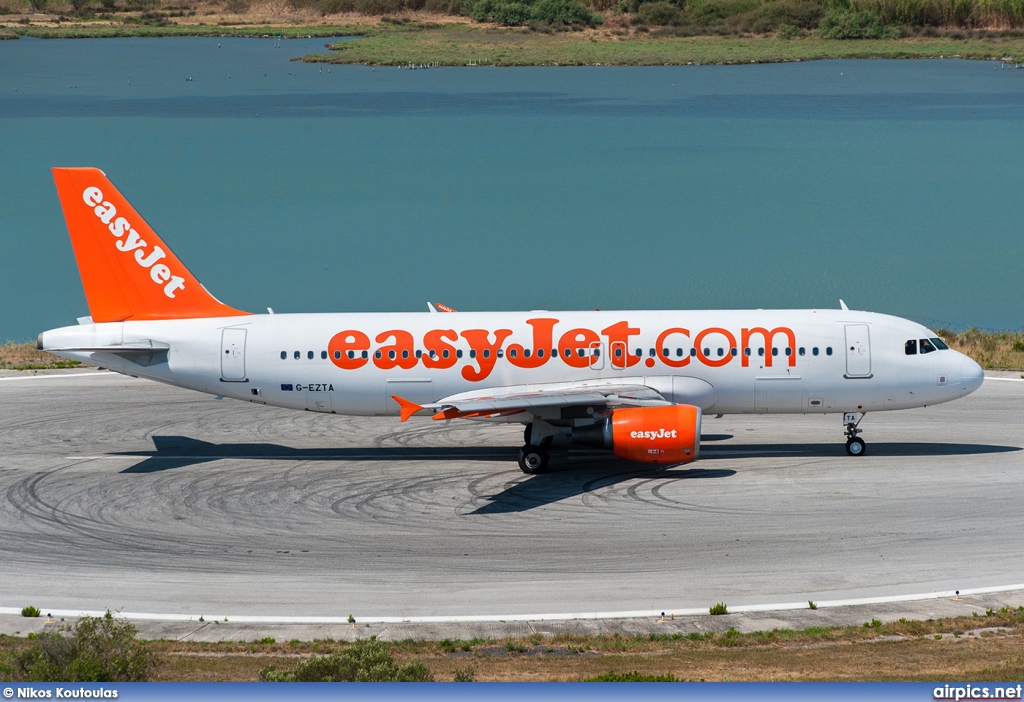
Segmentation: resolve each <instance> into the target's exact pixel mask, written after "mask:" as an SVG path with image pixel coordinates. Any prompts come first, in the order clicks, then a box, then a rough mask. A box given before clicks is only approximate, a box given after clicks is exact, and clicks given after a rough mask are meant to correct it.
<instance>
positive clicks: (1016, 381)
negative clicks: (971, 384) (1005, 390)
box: [985, 375, 1024, 383]
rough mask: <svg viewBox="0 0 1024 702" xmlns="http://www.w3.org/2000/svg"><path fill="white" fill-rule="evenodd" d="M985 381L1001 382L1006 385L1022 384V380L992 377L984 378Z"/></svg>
mask: <svg viewBox="0 0 1024 702" xmlns="http://www.w3.org/2000/svg"><path fill="white" fill-rule="evenodd" d="M985 380H1002V381H1005V382H1007V383H1024V378H993V377H992V376H988V375H986V376H985Z"/></svg>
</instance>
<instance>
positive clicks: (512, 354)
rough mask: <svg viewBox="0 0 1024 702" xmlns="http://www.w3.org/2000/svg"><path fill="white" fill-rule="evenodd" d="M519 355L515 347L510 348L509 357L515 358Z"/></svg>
mask: <svg viewBox="0 0 1024 702" xmlns="http://www.w3.org/2000/svg"><path fill="white" fill-rule="evenodd" d="M518 355H519V354H517V353H516V350H515V349H509V350H508V357H509V358H515V357H516V356H518Z"/></svg>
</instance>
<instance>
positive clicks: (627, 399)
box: [392, 385, 673, 422]
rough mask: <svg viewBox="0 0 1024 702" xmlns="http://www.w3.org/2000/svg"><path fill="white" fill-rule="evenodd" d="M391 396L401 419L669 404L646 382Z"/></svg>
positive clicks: (468, 417) (507, 414)
mask: <svg viewBox="0 0 1024 702" xmlns="http://www.w3.org/2000/svg"><path fill="white" fill-rule="evenodd" d="M392 398H393V399H394V401H395V402H397V403H398V405H399V407H400V408H401V416H402V421H403V422H404V421H406V420H408V419H409V417H411V416H412V415H413V414H415V413H417V412H420V411H422V410H433V411H434V412H435V413H434V415H433V419H460V418H467V419H471V418H487V417H501V416H510V415H513V414H520V413H522V412H529V411H531V410H536V409H541V408H544V407H571V406H574V405H592V406H598V407H658V406H664V405H671V404H673V403H672V402H669V401H668V400H666V399H665V398H664V397H663V396H662V395H661V393H659V392H658V391H657V390H655V389H653V388H649V387H647V386H646V385H598V386H589V387H585V388H578V389H567V388H560V389H557V390H554V389H553V390H540V391H533V392H510V393H503V394H494V392H493V389H492V390H485V391H480V392H479V393H462V394H460V395H455V396H452V397H451V398H445V399H442V400H440V401H438V402H433V403H430V404H425V405H418V404H416V403H415V402H410V401H409V400H406V399H404V398H401V397H399V396H397V395H392Z"/></svg>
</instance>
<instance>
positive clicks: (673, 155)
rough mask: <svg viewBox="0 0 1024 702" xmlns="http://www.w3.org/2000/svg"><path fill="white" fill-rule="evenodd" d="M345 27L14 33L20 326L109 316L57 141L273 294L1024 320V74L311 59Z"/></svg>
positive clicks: (869, 66)
mask: <svg viewBox="0 0 1024 702" xmlns="http://www.w3.org/2000/svg"><path fill="white" fill-rule="evenodd" d="M324 42H325V40H323V39H314V40H293V41H284V42H282V47H281V48H280V49H277V48H275V42H274V40H273V39H178V38H176V39H110V40H60V41H42V40H31V39H22V40H19V41H7V42H0V173H2V176H0V178H2V181H0V182H2V189H0V193H2V194H0V203H2V204H3V208H2V209H3V220H2V224H0V242H2V248H0V300H2V303H0V338H4V337H6V338H13V339H27V338H32V337H34V335H35V334H36V333H37V332H39V331H41V330H43V329H47V328H52V327H56V326H62V325H65V324H69V323H74V319H75V317H77V316H80V315H84V314H87V308H86V305H85V300H84V296H83V295H82V292H81V286H80V283H79V280H78V276H77V271H76V269H75V264H74V258H73V255H72V252H71V247H70V245H69V243H68V241H67V234H66V231H65V229H64V224H63V219H62V217H61V211H60V205H59V203H58V201H57V197H56V194H55V192H54V188H53V181H52V179H51V177H50V173H49V168H50V167H51V166H55V165H93V166H97V167H100V168H102V169H103V170H104V171H106V173H107V174H108V176H110V178H111V179H112V180H113V181H114V183H116V184H117V185H118V187H119V188H120V189H121V190H122V192H123V193H124V194H125V195H126V196H127V197H128V198H129V199H130V200H131V201H132V202H133V204H134V205H135V206H136V207H137V208H138V209H139V211H140V212H141V213H142V214H143V215H144V216H145V217H146V218H147V219H148V220H149V222H150V223H151V224H152V225H154V227H155V228H156V229H157V231H159V232H160V233H161V235H162V236H163V237H164V238H165V239H166V240H167V241H168V243H170V245H171V246H172V247H173V248H174V249H175V251H176V253H177V254H178V255H179V257H181V258H182V259H183V260H184V261H185V262H186V263H187V264H188V265H189V267H190V268H191V269H192V270H193V272H195V273H196V275H197V276H198V277H199V278H200V280H202V281H203V282H204V283H205V284H206V286H207V287H208V288H209V289H210V290H211V291H212V292H213V293H214V294H215V295H217V296H218V297H219V298H221V299H222V300H224V301H225V302H227V303H229V304H231V305H234V306H237V307H242V308H245V309H249V310H253V311H261V310H263V309H264V308H266V307H268V306H270V307H273V308H274V309H275V311H277V312H291V311H349V310H352V311H355V310H371V311H376V310H381V311H384V310H424V309H425V303H426V301H427V300H428V299H429V300H436V301H441V302H444V303H446V304H448V305H450V306H452V307H455V308H457V309H462V310H481V309H501V310H507V309H536V308H545V309H564V308H580V309H590V308H595V307H598V308H602V309H605V308H607V309H611V308H667V309H669V308H705V307H837V306H838V300H839V298H840V297H842V298H844V299H845V300H846V302H847V303H848V304H849V305H850V306H851V307H855V308H860V309H869V310H873V311H878V312H889V313H894V314H900V315H905V316H912V317H915V318H918V319H922V320H924V321H928V322H929V323H933V324H936V325H937V324H938V323H939V322H940V321H945V322H952V323H956V324H961V325H979V326H983V327H992V328H1020V327H1022V326H1024V302H1022V297H1021V290H1022V287H1024V286H1022V270H1021V269H1022V263H1024V237H1022V236H1021V234H1022V224H1021V210H1022V207H1021V203H1022V200H1024V198H1022V194H1024V180H1022V177H1021V176H1022V173H1021V171H1022V167H1021V164H1022V163H1024V71H1013V70H993V69H994V67H995V66H996V64H995V63H993V62H969V61H959V60H931V61H903V62H898V61H819V62H806V63H794V64H781V65H750V66H689V67H663V68H525V69H497V68H449V69H432V70H428V71H409V70H399V69H395V68H377V69H376V70H372V69H370V68H368V67H363V66H345V67H342V66H334V67H331V68H330V70H328V68H327V67H323V68H322V69H321V67H320V66H317V65H306V64H302V63H298V62H291V61H289V59H290V58H292V57H293V56H298V55H301V54H304V53H308V52H311V51H317V50H319V49H320V48H322V46H323V44H324ZM321 70H322V73H321ZM189 76H192V78H193V80H192V81H187V80H186V79H187V78H188V77H189ZM129 79H130V84H129Z"/></svg>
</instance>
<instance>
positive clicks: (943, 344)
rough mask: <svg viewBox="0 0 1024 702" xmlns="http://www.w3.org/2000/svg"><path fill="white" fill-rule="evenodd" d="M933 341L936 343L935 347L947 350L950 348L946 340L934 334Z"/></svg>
mask: <svg viewBox="0 0 1024 702" xmlns="http://www.w3.org/2000/svg"><path fill="white" fill-rule="evenodd" d="M931 342H932V343H933V344H935V348H937V349H939V350H940V351H946V350H947V349H949V347H948V346H946V342H945V341H943V340H942V339H940V338H939V337H937V336H933V337H932V339H931Z"/></svg>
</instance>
